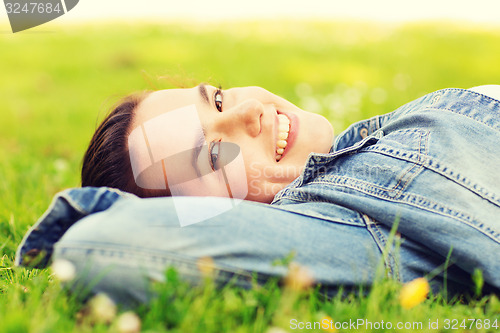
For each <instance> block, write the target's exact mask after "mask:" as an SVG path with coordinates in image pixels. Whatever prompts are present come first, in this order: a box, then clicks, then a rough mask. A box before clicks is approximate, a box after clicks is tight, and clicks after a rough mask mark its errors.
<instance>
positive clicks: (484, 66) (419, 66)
mask: <svg viewBox="0 0 500 333" xmlns="http://www.w3.org/2000/svg"><path fill="white" fill-rule="evenodd" d="M51 29H52V30H51V31H48V30H44V29H39V30H33V31H26V32H23V33H18V34H10V33H2V34H0V115H1V117H0V198H1V199H0V202H1V203H0V250H1V252H2V253H3V260H8V261H9V262H11V260H12V259H13V257H14V251H15V248H16V246H17V244H18V243H19V242H20V240H21V238H22V235H23V234H24V233H25V232H26V230H27V228H28V227H29V226H30V225H32V224H33V223H34V222H35V221H36V219H37V218H38V217H39V216H40V215H41V214H42V213H43V211H44V210H45V209H46V208H47V207H48V205H49V203H50V201H51V198H52V196H53V195H54V194H55V193H56V192H57V191H60V190H62V189H64V188H67V187H74V186H79V172H80V166H81V159H82V156H83V153H84V151H85V149H86V146H87V145H88V142H89V140H90V138H91V135H92V133H93V131H94V129H95V128H96V126H97V124H98V122H99V121H100V120H101V119H102V118H103V117H104V116H105V115H106V113H107V112H108V109H109V107H110V106H111V105H112V104H113V103H114V102H116V101H117V100H118V99H119V98H120V97H121V96H123V95H125V94H128V93H130V92H133V91H137V90H143V89H160V88H171V87H176V86H185V87H190V86H194V85H196V84H198V83H199V82H208V83H212V84H214V85H219V84H220V85H222V87H223V88H224V87H233V86H246V85H258V86H262V87H264V88H266V89H268V90H270V91H271V92H274V93H276V94H278V95H280V96H282V97H284V98H286V99H288V100H290V101H292V102H293V103H295V104H297V105H298V106H299V107H302V108H303V109H305V110H308V111H313V112H320V113H322V114H324V115H325V116H327V117H328V118H329V119H330V120H331V121H332V123H333V125H334V128H335V130H336V133H337V134H338V133H340V131H342V130H343V129H345V128H346V127H347V126H348V125H349V124H350V123H352V122H355V121H358V120H361V119H363V118H366V117H369V116H372V115H375V114H381V113H386V112H389V111H392V110H393V109H395V108H396V107H398V106H400V105H402V104H404V103H406V102H409V101H411V100H413V99H415V98H417V97H420V96H421V95H423V94H426V93H428V92H431V91H434V90H437V89H441V88H446V87H459V88H467V87H472V86H476V85H481V84H499V83H500V66H499V62H500V42H499V41H500V27H498V28H491V27H490V28H485V27H480V26H473V25H466V26H462V25H460V24H452V23H447V24H443V23H411V24H398V25H396V24H382V23H363V22H312V21H286V20H280V21H272V20H269V21H258V22H257V21H255V22H252V21H247V22H241V23H235V22H232V23H218V24H215V23H210V24H208V23H207V24H201V23H199V24H190V25H185V24H180V23H177V24H164V25H153V24H142V25H137V24H126V23H123V22H122V23H116V24H114V23H108V24H81V25H75V26H65V27H58V26H52V28H51Z"/></svg>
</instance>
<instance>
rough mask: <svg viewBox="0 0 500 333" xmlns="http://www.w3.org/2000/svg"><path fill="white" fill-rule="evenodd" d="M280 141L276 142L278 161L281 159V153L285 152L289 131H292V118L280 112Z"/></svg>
mask: <svg viewBox="0 0 500 333" xmlns="http://www.w3.org/2000/svg"><path fill="white" fill-rule="evenodd" d="M278 121H279V124H278V142H276V156H275V158H276V162H278V161H279V160H281V155H283V153H284V152H285V147H286V146H287V144H288V141H287V139H288V132H289V131H290V119H288V117H287V116H285V115H284V114H278Z"/></svg>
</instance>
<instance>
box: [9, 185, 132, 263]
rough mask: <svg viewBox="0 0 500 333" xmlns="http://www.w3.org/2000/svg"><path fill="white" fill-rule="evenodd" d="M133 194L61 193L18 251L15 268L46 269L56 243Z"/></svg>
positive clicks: (94, 190) (91, 190)
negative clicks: (79, 223)
mask: <svg viewBox="0 0 500 333" xmlns="http://www.w3.org/2000/svg"><path fill="white" fill-rule="evenodd" d="M125 197H135V196H134V195H132V194H129V193H125V192H121V191H118V190H115V189H111V188H105V187H102V188H94V187H85V188H73V189H68V190H65V191H62V192H60V193H58V194H57V195H56V196H55V197H54V199H53V200H52V203H51V205H50V207H49V208H48V209H47V211H46V212H45V213H44V214H43V216H42V217H41V218H40V219H39V220H38V221H37V222H36V223H35V225H34V226H33V227H32V228H31V229H30V230H29V231H28V232H27V233H26V235H25V236H24V239H23V240H22V242H21V244H20V245H19V247H18V249H17V254H16V265H17V266H20V265H24V266H31V267H34V268H43V267H45V266H46V265H47V264H48V262H49V260H50V258H51V255H52V251H53V247H54V244H55V243H56V242H57V241H58V240H59V239H60V238H61V237H62V236H63V235H64V233H65V232H66V231H67V230H68V229H69V228H70V227H71V226H72V225H73V224H75V223H76V222H77V221H79V220H80V219H82V218H83V217H85V216H87V215H90V214H94V213H97V212H101V211H104V210H106V209H108V208H109V207H111V206H112V205H113V204H114V203H115V202H117V201H119V200H120V199H122V198H125Z"/></svg>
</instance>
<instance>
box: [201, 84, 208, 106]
mask: <svg viewBox="0 0 500 333" xmlns="http://www.w3.org/2000/svg"><path fill="white" fill-rule="evenodd" d="M198 91H199V93H200V95H201V97H202V98H203V100H204V101H205V102H206V103H207V104H210V99H209V98H208V93H207V87H206V86H205V84H203V83H200V84H199V85H198Z"/></svg>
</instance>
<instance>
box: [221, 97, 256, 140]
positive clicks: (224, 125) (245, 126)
mask: <svg viewBox="0 0 500 333" xmlns="http://www.w3.org/2000/svg"><path fill="white" fill-rule="evenodd" d="M263 113H264V105H263V104H262V103H261V102H259V101H258V100H256V99H248V100H245V101H243V102H241V103H239V104H237V105H235V106H233V107H231V108H229V109H226V110H224V111H223V117H222V118H221V121H220V123H219V130H220V131H224V132H226V133H231V134H232V133H233V132H236V131H241V130H243V131H244V132H246V133H248V135H250V136H252V137H256V136H257V135H259V133H260V131H261V118H262V115H263Z"/></svg>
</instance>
